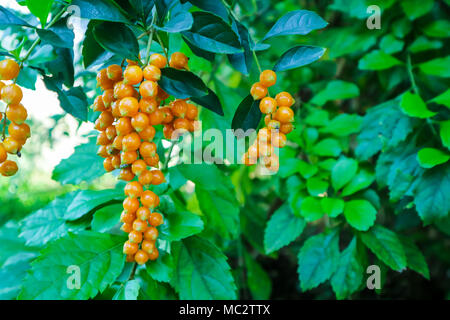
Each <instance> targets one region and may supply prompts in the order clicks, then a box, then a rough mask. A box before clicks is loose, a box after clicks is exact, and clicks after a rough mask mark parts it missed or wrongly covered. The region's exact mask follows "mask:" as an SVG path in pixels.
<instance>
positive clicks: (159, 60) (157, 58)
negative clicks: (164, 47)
mask: <svg viewBox="0 0 450 320" xmlns="http://www.w3.org/2000/svg"><path fill="white" fill-rule="evenodd" d="M150 64H151V65H153V66H155V67H157V68H159V69H162V68H164V67H166V65H167V59H166V57H164V56H163V55H162V54H159V53H154V54H152V55H151V56H150Z"/></svg>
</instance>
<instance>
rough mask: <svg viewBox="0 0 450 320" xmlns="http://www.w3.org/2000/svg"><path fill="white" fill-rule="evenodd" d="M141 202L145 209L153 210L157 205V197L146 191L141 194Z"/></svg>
mask: <svg viewBox="0 0 450 320" xmlns="http://www.w3.org/2000/svg"><path fill="white" fill-rule="evenodd" d="M141 202H142V204H143V205H144V206H146V207H147V208H150V209H153V208H156V207H157V206H158V205H159V197H158V196H157V195H156V193H154V192H153V191H150V190H146V191H144V192H143V193H142V196H141Z"/></svg>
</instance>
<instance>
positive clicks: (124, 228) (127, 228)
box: [120, 223, 133, 233]
mask: <svg viewBox="0 0 450 320" xmlns="http://www.w3.org/2000/svg"><path fill="white" fill-rule="evenodd" d="M120 230H122V231H123V232H126V233H130V232H131V231H133V225H132V224H131V223H124V224H122V226H121V227H120Z"/></svg>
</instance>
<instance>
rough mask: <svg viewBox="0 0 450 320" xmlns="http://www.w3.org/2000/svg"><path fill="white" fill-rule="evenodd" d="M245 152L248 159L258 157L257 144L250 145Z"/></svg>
mask: <svg viewBox="0 0 450 320" xmlns="http://www.w3.org/2000/svg"><path fill="white" fill-rule="evenodd" d="M247 153H248V157H249V158H250V159H252V160H256V159H258V157H259V150H258V145H257V144H254V145H251V146H250V147H249V148H248V150H247Z"/></svg>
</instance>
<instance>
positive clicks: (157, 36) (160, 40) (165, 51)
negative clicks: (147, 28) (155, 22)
mask: <svg viewBox="0 0 450 320" xmlns="http://www.w3.org/2000/svg"><path fill="white" fill-rule="evenodd" d="M156 39H158V43H159V45H160V46H161V48H162V49H163V52H164V55H165V56H166V59H167V63H169V60H170V59H169V54H168V53H167V49H166V47H165V46H164V43H163V42H162V39H161V37H160V36H159V34H158V32H156Z"/></svg>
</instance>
